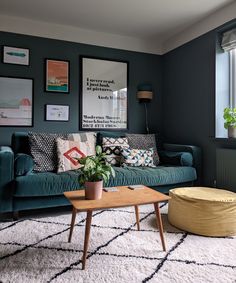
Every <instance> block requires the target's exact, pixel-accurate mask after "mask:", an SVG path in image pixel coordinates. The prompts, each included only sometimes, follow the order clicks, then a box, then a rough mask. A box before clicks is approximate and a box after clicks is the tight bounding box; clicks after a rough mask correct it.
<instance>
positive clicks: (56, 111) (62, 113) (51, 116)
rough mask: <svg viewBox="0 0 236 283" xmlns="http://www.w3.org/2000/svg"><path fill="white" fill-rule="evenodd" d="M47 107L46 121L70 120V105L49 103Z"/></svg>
mask: <svg viewBox="0 0 236 283" xmlns="http://www.w3.org/2000/svg"><path fill="white" fill-rule="evenodd" d="M45 108H46V109H45V111H46V112H45V120H46V121H69V109H70V108H69V105H58V104H47V105H46V106H45Z"/></svg>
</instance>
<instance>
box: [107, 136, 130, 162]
mask: <svg viewBox="0 0 236 283" xmlns="http://www.w3.org/2000/svg"><path fill="white" fill-rule="evenodd" d="M125 148H129V144H128V139H127V138H120V137H119V138H110V137H104V138H103V139H102V150H103V152H104V153H106V155H107V159H106V161H107V163H108V164H110V165H113V166H120V164H121V150H122V149H125Z"/></svg>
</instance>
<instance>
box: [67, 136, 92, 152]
mask: <svg viewBox="0 0 236 283" xmlns="http://www.w3.org/2000/svg"><path fill="white" fill-rule="evenodd" d="M68 140H70V141H78V142H83V143H86V146H87V151H86V152H87V154H86V155H95V154H96V150H95V148H96V140H97V134H96V133H95V132H84V133H74V134H68Z"/></svg>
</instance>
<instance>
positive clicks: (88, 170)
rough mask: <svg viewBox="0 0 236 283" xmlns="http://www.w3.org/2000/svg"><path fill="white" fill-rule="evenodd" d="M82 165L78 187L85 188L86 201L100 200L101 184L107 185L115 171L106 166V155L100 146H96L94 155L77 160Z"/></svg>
mask: <svg viewBox="0 0 236 283" xmlns="http://www.w3.org/2000/svg"><path fill="white" fill-rule="evenodd" d="M78 161H79V163H80V164H81V165H82V167H81V168H80V169H79V170H80V175H79V183H80V185H82V186H84V187H85V198H86V199H91V200H92V199H101V197H102V190H103V182H104V183H107V182H108V181H109V179H110V177H111V176H113V177H115V171H114V169H113V168H112V166H111V165H109V164H106V155H105V153H103V152H102V148H101V146H96V155H93V156H86V157H82V158H79V159H78Z"/></svg>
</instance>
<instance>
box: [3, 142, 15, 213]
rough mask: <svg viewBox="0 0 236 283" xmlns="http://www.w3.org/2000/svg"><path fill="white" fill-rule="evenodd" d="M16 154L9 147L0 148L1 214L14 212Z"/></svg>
mask: <svg viewBox="0 0 236 283" xmlns="http://www.w3.org/2000/svg"><path fill="white" fill-rule="evenodd" d="M13 179H14V153H13V151H12V149H11V148H10V147H9V146H0V213H3V212H10V211H12V197H13Z"/></svg>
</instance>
